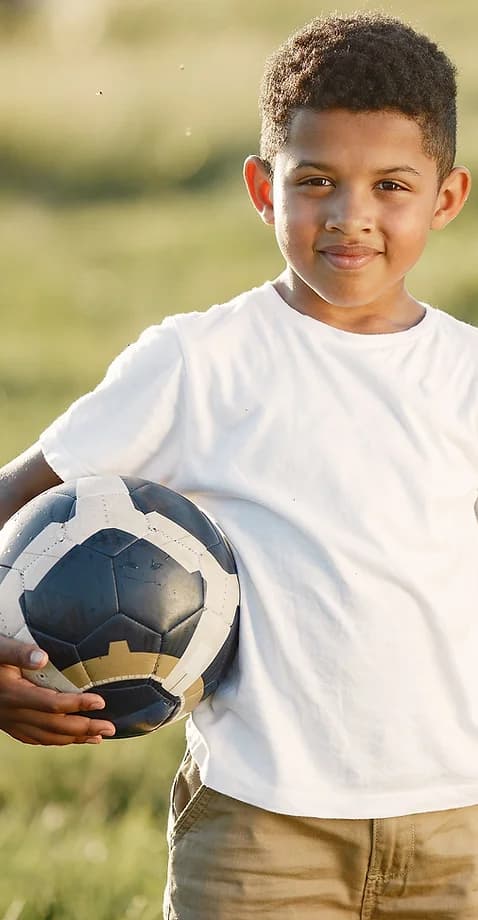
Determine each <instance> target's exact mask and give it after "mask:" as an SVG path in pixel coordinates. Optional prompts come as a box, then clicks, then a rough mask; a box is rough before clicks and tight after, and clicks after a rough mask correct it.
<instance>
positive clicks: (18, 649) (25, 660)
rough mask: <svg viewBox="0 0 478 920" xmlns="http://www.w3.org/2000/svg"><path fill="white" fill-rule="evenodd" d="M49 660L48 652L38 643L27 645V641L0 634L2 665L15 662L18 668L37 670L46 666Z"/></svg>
mask: <svg viewBox="0 0 478 920" xmlns="http://www.w3.org/2000/svg"><path fill="white" fill-rule="evenodd" d="M47 661H48V655H47V653H46V652H43V651H42V650H41V649H40V648H38V646H37V645H26V644H25V642H19V641H18V639H7V638H5V637H4V636H0V665H1V664H13V665H15V666H16V667H17V668H30V669H31V670H35V669H36V668H43V667H45V665H46V663H47Z"/></svg>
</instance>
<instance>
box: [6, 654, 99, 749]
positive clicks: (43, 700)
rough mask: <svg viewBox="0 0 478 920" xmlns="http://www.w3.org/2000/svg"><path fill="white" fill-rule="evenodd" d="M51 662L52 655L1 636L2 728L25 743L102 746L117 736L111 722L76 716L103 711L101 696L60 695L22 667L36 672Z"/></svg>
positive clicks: (90, 694) (84, 694)
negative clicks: (33, 679)
mask: <svg viewBox="0 0 478 920" xmlns="http://www.w3.org/2000/svg"><path fill="white" fill-rule="evenodd" d="M32 654H33V656H34V657H33V658H32V657H31V656H32ZM35 656H36V657H35ZM47 661H48V655H47V654H46V652H42V651H41V649H39V648H38V647H36V646H34V645H26V644H25V643H24V642H17V641H16V640H15V639H5V638H3V637H0V729H1V730H3V731H5V732H7V734H9V735H11V736H12V738H16V739H17V740H18V741H23V742H24V743H25V744H46V745H52V744H53V745H65V744H83V743H86V744H99V743H100V742H101V741H102V740H103V736H104V735H108V736H109V737H111V736H112V735H114V733H115V729H114V725H113V724H112V723H111V722H106V721H104V722H103V721H100V720H99V719H89V718H88V717H87V716H80V715H75V713H77V712H78V711H80V710H82V711H85V710H88V709H103V707H104V701H103V700H102V698H101V697H99V696H95V695H94V694H92V693H58V692H57V691H56V690H48V689H46V688H45V687H37V686H35V684H32V683H30V681H28V680H26V678H24V677H23V676H22V673H21V670H20V669H21V668H29V669H30V670H35V669H37V668H41V667H44V666H45V664H46V663H47Z"/></svg>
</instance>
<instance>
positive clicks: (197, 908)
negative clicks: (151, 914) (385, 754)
mask: <svg viewBox="0 0 478 920" xmlns="http://www.w3.org/2000/svg"><path fill="white" fill-rule="evenodd" d="M168 839H169V846H170V858H169V869H168V883H167V888H166V892H165V899H164V920H250V918H254V920H317V918H324V920H394V918H397V920H478V805H473V806H470V807H467V808H453V809H450V810H447V811H437V812H425V813H424V814H416V815H406V816H404V817H398V818H377V819H365V818H364V819H342V818H295V817H290V816H288V815H278V814H275V813H273V812H268V811H264V810H262V809H261V808H255V807H254V806H252V805H246V804H244V803H243V802H239V801H237V800H236V799H232V798H230V797H229V796H226V795H222V794H221V793H219V792H215V791H213V790H212V789H209V788H207V787H206V786H203V785H202V784H201V780H200V777H199V771H198V768H197V766H196V764H195V763H194V761H193V759H192V758H191V756H190V754H189V753H186V756H185V758H184V760H183V762H182V764H181V766H180V768H179V771H178V773H177V775H176V779H175V782H174V785H173V789H172V794H171V813H170V821H169V827H168Z"/></svg>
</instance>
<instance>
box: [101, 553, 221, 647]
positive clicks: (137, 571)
mask: <svg viewBox="0 0 478 920" xmlns="http://www.w3.org/2000/svg"><path fill="white" fill-rule="evenodd" d="M113 567H114V572H115V578H116V588H117V591H118V606H119V608H120V610H122V612H123V613H126V614H128V616H131V617H132V618H134V619H135V620H139V621H140V622H142V623H144V624H145V625H146V626H150V627H151V628H153V629H158V630H159V631H160V632H166V630H168V629H169V628H170V627H171V626H172V625H173V624H176V623H178V622H180V621H181V620H185V619H187V617H188V616H190V615H191V614H192V613H195V612H196V610H198V609H199V608H200V607H202V606H203V603H204V587H203V580H202V578H201V575H200V573H199V572H193V573H192V574H190V573H189V572H186V570H185V569H183V567H182V566H181V565H179V563H177V562H176V561H175V560H174V559H171V557H170V556H168V555H167V554H166V553H165V552H163V551H162V550H160V549H158V547H156V546H154V544H153V543H149V542H148V541H147V540H137V541H136V543H134V544H133V545H132V546H129V547H128V548H127V549H125V550H124V551H123V552H122V553H120V554H119V555H118V556H116V557H115V558H114V559H113ZM158 589H160V590H158Z"/></svg>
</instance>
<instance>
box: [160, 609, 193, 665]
mask: <svg viewBox="0 0 478 920" xmlns="http://www.w3.org/2000/svg"><path fill="white" fill-rule="evenodd" d="M201 617H202V608H201V610H198V611H197V612H196V613H193V614H191V616H190V617H189V618H188V619H187V620H186V621H185V622H183V623H178V624H177V625H176V626H173V627H172V629H169V630H168V632H166V633H164V635H163V642H162V645H161V651H162V652H163V653H164V654H165V655H173V656H174V658H180V657H181V655H183V654H184V652H185V651H186V648H187V646H188V645H189V642H190V640H191V639H192V637H193V633H194V631H195V629H196V626H197V624H198V623H199V620H200V619H201Z"/></svg>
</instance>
